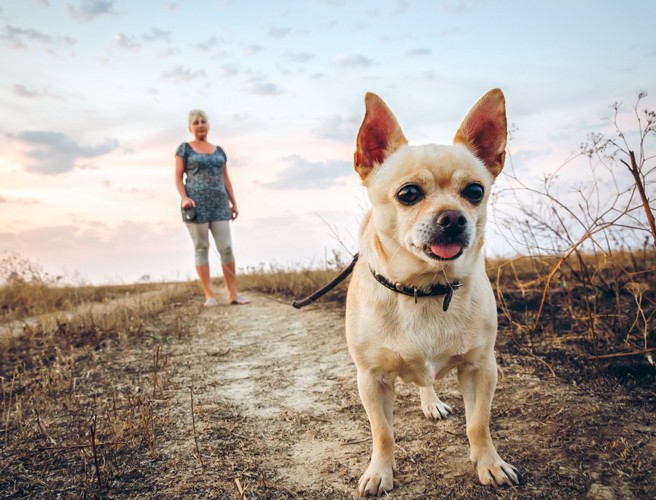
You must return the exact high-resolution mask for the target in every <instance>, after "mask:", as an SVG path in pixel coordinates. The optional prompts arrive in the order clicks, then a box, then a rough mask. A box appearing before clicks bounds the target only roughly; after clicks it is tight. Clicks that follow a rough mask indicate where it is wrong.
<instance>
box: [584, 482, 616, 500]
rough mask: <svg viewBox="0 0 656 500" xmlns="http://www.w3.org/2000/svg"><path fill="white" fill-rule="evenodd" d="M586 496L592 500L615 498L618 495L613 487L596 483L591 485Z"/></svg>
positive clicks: (611, 499) (613, 499)
mask: <svg viewBox="0 0 656 500" xmlns="http://www.w3.org/2000/svg"><path fill="white" fill-rule="evenodd" d="M586 498H590V499H591V500H615V499H616V498H617V497H616V496H615V493H614V492H613V490H612V489H610V488H609V487H608V486H604V485H603V484H599V483H595V484H593V485H592V486H590V489H589V490H588V494H587V495H586Z"/></svg>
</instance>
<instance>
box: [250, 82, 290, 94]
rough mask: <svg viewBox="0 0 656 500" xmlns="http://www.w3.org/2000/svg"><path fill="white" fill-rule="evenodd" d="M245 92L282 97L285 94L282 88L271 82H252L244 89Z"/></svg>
mask: <svg viewBox="0 0 656 500" xmlns="http://www.w3.org/2000/svg"><path fill="white" fill-rule="evenodd" d="M244 90H245V91H246V93H248V94H253V95H280V94H282V93H283V90H282V89H281V88H280V87H278V86H277V85H276V84H275V83H270V82H251V83H249V84H248V85H247V86H246V87H244Z"/></svg>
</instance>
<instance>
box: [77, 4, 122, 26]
mask: <svg viewBox="0 0 656 500" xmlns="http://www.w3.org/2000/svg"><path fill="white" fill-rule="evenodd" d="M115 3H116V2H115V1H114V0H80V1H79V2H78V3H77V5H71V4H69V5H68V12H69V13H70V14H71V16H73V18H74V19H77V20H78V21H82V22H89V21H93V20H94V19H95V18H97V17H100V16H104V15H113V14H115V12H114V4H115Z"/></svg>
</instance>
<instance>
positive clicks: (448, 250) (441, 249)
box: [424, 243, 465, 260]
mask: <svg viewBox="0 0 656 500" xmlns="http://www.w3.org/2000/svg"><path fill="white" fill-rule="evenodd" d="M464 249H465V247H464V245H462V244H461V243H440V244H432V245H425V246H424V253H425V254H426V255H428V257H430V258H431V259H435V260H454V259H457V258H458V257H460V256H461V255H462V252H463V250H464Z"/></svg>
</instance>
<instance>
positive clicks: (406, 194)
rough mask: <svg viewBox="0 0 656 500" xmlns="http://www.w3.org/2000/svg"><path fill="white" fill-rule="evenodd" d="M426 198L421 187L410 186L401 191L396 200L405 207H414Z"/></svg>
mask: <svg viewBox="0 0 656 500" xmlns="http://www.w3.org/2000/svg"><path fill="white" fill-rule="evenodd" d="M423 197H424V192H423V191H422V190H421V188H420V187H419V186H415V185H414V184H408V185H407V186H403V187H402V188H401V189H399V192H398V193H396V199H397V200H399V201H400V202H401V203H403V204H404V205H414V204H415V203H418V202H419V201H421V199H422V198H423Z"/></svg>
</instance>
